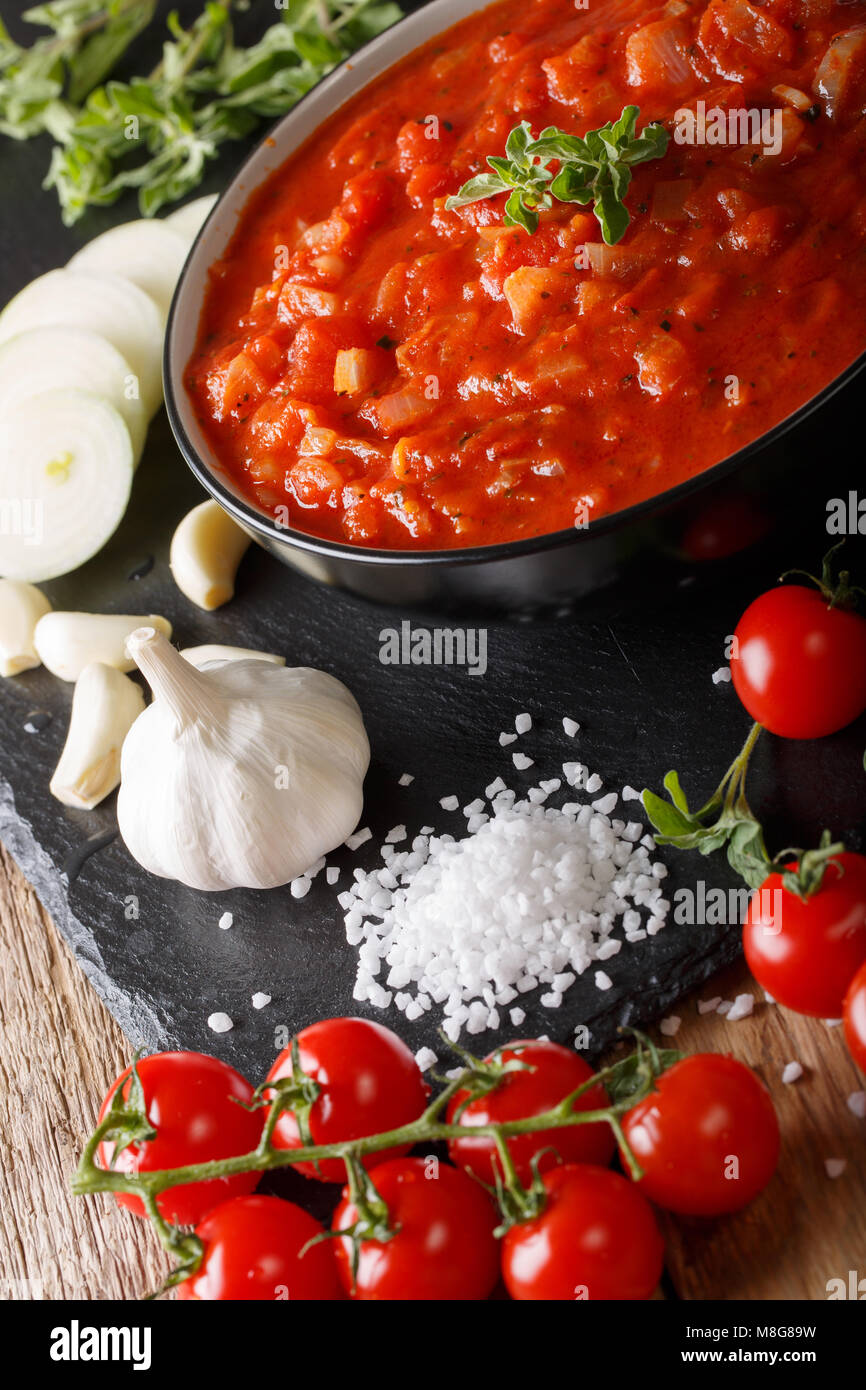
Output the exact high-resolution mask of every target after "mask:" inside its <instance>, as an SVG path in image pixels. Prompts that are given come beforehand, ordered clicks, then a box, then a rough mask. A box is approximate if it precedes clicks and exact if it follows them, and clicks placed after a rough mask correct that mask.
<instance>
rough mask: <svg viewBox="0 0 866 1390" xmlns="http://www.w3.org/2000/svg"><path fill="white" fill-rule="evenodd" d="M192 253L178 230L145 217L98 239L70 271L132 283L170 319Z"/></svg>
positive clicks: (84, 249) (72, 263)
mask: <svg viewBox="0 0 866 1390" xmlns="http://www.w3.org/2000/svg"><path fill="white" fill-rule="evenodd" d="M188 252H189V240H188V238H187V237H185V236H182V235H181V233H180V232H179V231H178V230H177V229H176V228H172V227H170V226H169V225H168V224H167V223H166V222H152V221H148V219H147V218H144V217H142V218H140V219H138V221H135V222H122V223H121V224H120V226H119V227H112V228H111V229H110V230H109V231H107V232H103V234H102V236H98V237H94V239H93V241H89V242H88V243H87V245H86V246H83V247H82V248H81V250H80V251H77V252H76V253H75V255H74V256H73V257H72V259H71V260H70V262H69V264H68V266H67V269H68V270H85V271H89V272H91V273H95V274H97V275H119V276H120V277H121V279H123V280H131V281H132V283H133V284H134V285H137V286H138V288H139V289H140V290H144V292H145V294H149V295H150V297H151V299H152V300H153V301H154V303H155V304H156V306H157V308H158V309H159V311H160V313H161V314H163V315H164V316H167V315H168V310H169V306H170V304H171V297H172V295H173V294H174V287H175V285H176V284H177V281H178V277H179V275H180V272H181V271H182V270H183V263H184V261H185V260H186V258H187V254H188Z"/></svg>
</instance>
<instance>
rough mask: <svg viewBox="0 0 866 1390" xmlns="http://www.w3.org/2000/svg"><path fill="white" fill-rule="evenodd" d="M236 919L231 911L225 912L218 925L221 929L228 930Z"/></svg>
mask: <svg viewBox="0 0 866 1390" xmlns="http://www.w3.org/2000/svg"><path fill="white" fill-rule="evenodd" d="M234 920H235V919H234V917H233V916H232V914H231V913H230V912H224V913H223V915H222V917H221V918H220V919H219V922H218V923H217V926H218V927H219V929H220V931H228V929H229V927H231V926H233V924H234Z"/></svg>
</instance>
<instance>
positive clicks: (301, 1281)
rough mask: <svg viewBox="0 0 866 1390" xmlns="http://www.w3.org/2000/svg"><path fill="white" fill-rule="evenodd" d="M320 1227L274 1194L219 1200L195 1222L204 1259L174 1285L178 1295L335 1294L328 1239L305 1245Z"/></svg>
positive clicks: (305, 1297) (296, 1297) (299, 1297)
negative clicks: (202, 1219)
mask: <svg viewBox="0 0 866 1390" xmlns="http://www.w3.org/2000/svg"><path fill="white" fill-rule="evenodd" d="M321 1231H322V1227H321V1226H320V1225H319V1223H318V1221H316V1220H315V1219H314V1218H313V1217H312V1216H309V1215H308V1214H307V1213H306V1212H305V1211H302V1209H301V1208H300V1207H296V1206H295V1204H294V1202H284V1201H282V1199H281V1198H279V1197H235V1198H234V1200H233V1201H231V1202H223V1204H222V1205H221V1206H219V1207H216V1208H215V1210H214V1211H212V1212H211V1213H210V1214H209V1215H208V1216H206V1217H205V1219H204V1221H202V1222H201V1223H200V1224H199V1225H198V1226H197V1227H196V1235H197V1236H198V1237H199V1238H200V1239H201V1240H202V1241H203V1242H204V1258H203V1259H202V1262H201V1265H200V1266H199V1269H198V1272H197V1273H196V1274H193V1275H192V1276H191V1278H189V1279H185V1280H184V1282H183V1283H182V1284H181V1285H180V1286H179V1297H180V1298H195V1299H202V1300H208V1301H211V1302H215V1301H222V1300H229V1299H230V1300H235V1301H237V1300H245V1301H250V1300H253V1299H255V1300H259V1301H262V1302H265V1301H270V1302H275V1301H276V1302H280V1301H281V1300H286V1299H288V1300H290V1301H291V1302H292V1303H304V1302H309V1301H310V1300H313V1299H316V1300H322V1301H324V1300H331V1299H337V1298H340V1297H341V1296H342V1291H341V1289H340V1284H339V1280H338V1279H337V1266H336V1264H335V1263H334V1252H333V1251H332V1249H331V1245H332V1244H333V1242H332V1241H330V1240H322V1241H319V1242H317V1244H315V1245H310V1246H309V1248H308V1249H306V1250H304V1246H306V1245H307V1242H308V1241H310V1240H312V1239H313V1237H314V1236H317V1235H320V1234H321ZM302 1251H303V1253H302Z"/></svg>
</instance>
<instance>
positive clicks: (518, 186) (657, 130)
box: [445, 106, 670, 246]
mask: <svg viewBox="0 0 866 1390" xmlns="http://www.w3.org/2000/svg"><path fill="white" fill-rule="evenodd" d="M639 114H640V111H639V108H638V107H637V106H626V107H625V108H624V110H623V113H622V115H621V116H620V118H619V120H618V121H616V122H615V123H611V122H608V124H607V125H604V126H601V127H600V128H599V129H598V130H590V131H587V133H586V135H584V136H583V137H582V138H581V137H580V136H579V135H570V134H568V132H567V131H564V130H559V129H558V127H557V126H547V127H545V129H544V130H543V131H542V132H541V134H540V135H539V137H538V139H537V140H533V139H532V132H531V130H530V127H529V124H528V122H527V121H521V123H520V125H517V126H515V127H514V128H513V129H512V131H511V133H510V134H509V136H508V139H507V141H506V142H505V157H504V158H503V157H502V156H501V155H490V156H488V159H487V163H488V165H489V166H490V168H491V169H492V170H493V175H492V176H491V175H490V174H477V175H476V176H475V177H474V178H472V179H469V180H468V182H467V183H464V184H463V186H462V188H461V189H460V190H459V192H458V193H456V194H454V195H453V196H452V197H450V198H449V199H448V200H447V201H446V204H445V206H446V208H448V209H454V208H460V207H465V205H466V204H467V203H475V202H479V201H480V200H481V199H483V198H490V197H493V196H495V195H496V194H497V193H502V192H504V191H505V190H506V189H507V188H510V189H512V190H513V191H512V192H511V193H510V194H509V197H508V201H507V202H506V204H505V216H504V222H505V225H506V226H511V225H512V224H515V225H519V226H521V227H524V228H525V230H526V231H527V232H530V233H532V232H534V231H535V230H536V228H537V226H538V212H539V210H541V209H544V208H548V207H551V206H552V199H553V198H556V199H557V200H558V201H559V202H563V203H580V204H582V205H584V206H585V205H586V204H587V203H593V204H594V209H593V210H594V212H595V216H596V218H597V220H598V223H599V225H600V227H601V233H602V236H603V238H604V240H605V241H606V242H607V244H608V246H613V245H615V244H616V242H618V241H621V240H622V238H623V237H624V236H625V233H626V229H627V227H628V225H629V221H630V218H629V215H628V211H627V210H626V207H625V196H626V194H627V192H628V188H629V184H630V183H631V170H632V168H633V167H634V165H636V164H643V163H644V162H645V161H646V160H649V159H660V158H661V156H662V155H663V154H664V153H665V151H666V149H667V147H668V141H669V139H670V136H669V135H668V132H667V131H666V130H665V129H664V127H663V126H661V125H649V126H646V127H645V128H644V130H643V132H642V133H641V135H639V136H638V135H637V134H636V133H635V132H636V121H637V118H638V115H639ZM553 160H558V161H559V165H560V167H559V169H558V170H557V171H556V172H554V171H553V170H552V169H551V168H550V164H551V162H552V161H553ZM497 181H498V182H497Z"/></svg>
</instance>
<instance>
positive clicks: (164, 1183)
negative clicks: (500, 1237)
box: [70, 1030, 680, 1289]
mask: <svg viewBox="0 0 866 1390" xmlns="http://www.w3.org/2000/svg"><path fill="white" fill-rule="evenodd" d="M627 1031H631V1032H633V1034H634V1037H635V1041H636V1046H635V1049H634V1051H633V1052H632V1053H630V1054H629V1055H628V1056H627V1057H623V1058H621V1059H620V1060H619V1061H618V1062H614V1063H613V1064H612V1065H611V1066H609V1067H605V1068H603V1069H602V1070H601V1071H599V1072H597V1073H596V1074H595V1075H594V1076H591V1077H590V1078H589V1079H588V1080H587V1081H585V1082H584V1083H583V1084H582V1085H581V1086H578V1087H577V1088H576V1090H574V1091H573V1092H572V1093H571V1094H570V1095H568V1096H566V1097H564V1099H563V1100H561V1101H560V1102H559V1103H558V1104H557V1105H555V1106H553V1107H551V1109H549V1110H546V1111H544V1112H543V1113H542V1114H540V1115H528V1116H526V1117H523V1118H519V1119H514V1120H506V1121H503V1122H502V1123H501V1124H486V1125H476V1126H473V1129H472V1133H473V1134H474V1135H477V1136H478V1137H483V1136H488V1137H490V1138H492V1139H493V1141H494V1143H495V1144H496V1145H497V1148H498V1150H499V1152H500V1154H501V1153H502V1152H503V1150H504V1148H505V1146H504V1143H503V1141H504V1140H505V1139H508V1138H511V1137H512V1136H514V1135H517V1134H529V1133H535V1132H537V1131H541V1130H544V1131H548V1130H556V1129H565V1128H568V1127H570V1126H571V1125H581V1124H599V1123H607V1124H609V1125H610V1126H611V1129H612V1130H613V1132H614V1135H615V1136H616V1139H617V1142H618V1144H619V1146H620V1149H621V1151H622V1153H623V1156H624V1159H625V1162H626V1164H627V1166H628V1168H629V1171H630V1173H631V1175H632V1177H633V1178H635V1179H637V1178H640V1177H641V1176H642V1170H641V1168H640V1165H639V1163H638V1161H637V1159H636V1158H635V1156H634V1154H633V1153H632V1151H631V1149H630V1147H629V1145H628V1143H627V1141H626V1139H625V1136H624V1133H623V1130H622V1126H621V1124H620V1118H621V1116H622V1115H624V1114H625V1113H626V1111H628V1110H631V1109H632V1107H633V1106H635V1105H637V1104H638V1103H639V1102H640V1101H641V1100H643V1098H644V1097H645V1096H647V1095H649V1093H650V1092H651V1091H652V1090H654V1089H655V1084H656V1081H657V1079H658V1077H659V1076H660V1075H661V1074H662V1072H663V1071H664V1070H666V1069H667V1068H668V1067H670V1066H672V1065H673V1064H674V1063H675V1062H677V1061H678V1060H679V1058H680V1053H679V1052H676V1051H674V1050H672V1049H665V1050H663V1051H660V1050H658V1049H657V1048H655V1047H654V1046H653V1045H652V1043H650V1042H649V1040H648V1039H646V1038H644V1037H643V1035H641V1034H639V1033H637V1032H634V1030H627ZM444 1041H446V1042H448V1040H447V1039H444ZM448 1045H449V1046H450V1045H451V1044H450V1043H449V1044H448ZM295 1055H296V1054H295ZM460 1056H461V1058H462V1059H463V1061H464V1063H465V1065H464V1066H463V1067H462V1068H461V1070H460V1071H459V1072H458V1073H457V1075H456V1076H454V1077H452V1079H451V1080H450V1081H449V1082H448V1084H447V1085H446V1086H444V1087H443V1089H442V1090H441V1091H440V1092H439V1093H438V1095H436V1096H434V1098H433V1099H432V1100H431V1101H430V1103H429V1105H428V1106H427V1108H426V1110H425V1111H424V1113H423V1114H422V1115H420V1116H419V1118H418V1119H417V1120H413V1121H411V1123H409V1124H405V1125H400V1126H399V1127H398V1128H396V1129H392V1130H387V1131H386V1132H384V1133H382V1134H371V1135H367V1136H365V1137H364V1138H361V1139H351V1140H345V1141H341V1142H336V1143H331V1144H312V1143H308V1142H305V1143H304V1144H302V1146H301V1147H300V1148H297V1149H278V1148H275V1147H274V1144H273V1133H274V1128H275V1126H276V1122H277V1120H278V1119H279V1116H280V1114H282V1112H283V1110H285V1109H290V1108H292V1107H293V1104H295V1103H296V1102H297V1101H298V1098H300V1099H301V1101H302V1102H303V1103H306V1102H308V1101H310V1100H311V1099H314V1092H313V1090H312V1087H313V1086H315V1084H316V1083H315V1082H314V1081H313V1078H311V1077H309V1076H307V1075H305V1074H304V1073H303V1072H302V1071H301V1070H300V1068H298V1069H297V1070H296V1071H295V1070H293V1075H292V1077H291V1078H287V1080H288V1082H289V1084H288V1085H287V1086H286V1087H285V1088H274V1087H273V1083H264V1084H263V1086H262V1087H260V1088H259V1092H258V1093H257V1102H256V1103H257V1105H258V1104H262V1103H268V1104H269V1111H268V1114H267V1116H266V1118H265V1121H264V1124H263V1128H262V1135H261V1138H260V1140H259V1142H258V1144H257V1145H256V1147H255V1149H253V1150H252V1151H251V1152H250V1153H246V1154H238V1155H236V1156H234V1157H232V1158H217V1159H211V1160H209V1161H207V1162H204V1163H192V1164H188V1165H187V1166H186V1167H182V1168H164V1169H149V1170H147V1171H146V1172H119V1171H118V1170H117V1169H115V1168H113V1167H109V1168H102V1167H100V1165H99V1164H98V1162H97V1157H98V1154H99V1146H100V1144H102V1143H103V1142H105V1141H108V1142H114V1143H117V1142H120V1143H125V1144H129V1143H133V1142H135V1141H136V1139H138V1140H140V1141H143V1140H146V1139H152V1138H153V1137H154V1136H155V1130H154V1127H153V1125H152V1124H151V1121H150V1120H149V1118H148V1116H147V1114H146V1107H145V1099H144V1093H143V1089H142V1086H141V1083H140V1080H139V1078H138V1076H137V1073H136V1071H135V1063H133V1070H132V1075H131V1078H130V1084H129V1087H128V1090H127V1094H126V1096H125V1097H120V1098H119V1099H116V1101H115V1103H114V1104H113V1105H112V1107H111V1109H110V1110H109V1111H108V1112H107V1114H106V1115H105V1116H104V1118H103V1119H102V1120H101V1121H100V1123H99V1124H98V1125H97V1127H96V1129H95V1130H94V1132H93V1133H92V1134H91V1136H90V1138H89V1139H88V1141H87V1143H86V1145H85V1147H84V1152H83V1153H82V1156H81V1160H80V1162H79V1165H78V1168H77V1170H76V1172H75V1174H74V1175H73V1177H72V1181H71V1184H70V1186H71V1188H72V1191H73V1193H75V1195H76V1196H87V1195H91V1194H93V1193H96V1192H114V1193H127V1194H129V1195H131V1196H136V1197H138V1198H139V1199H140V1200H141V1202H142V1205H143V1207H144V1209H145V1212H146V1213H147V1215H148V1216H149V1218H150V1220H151V1222H152V1223H153V1226H154V1229H155V1231H156V1233H157V1235H158V1237H159V1239H160V1241H161V1242H162V1245H163V1247H164V1249H165V1250H166V1251H167V1252H168V1253H169V1254H170V1255H171V1256H172V1258H173V1259H174V1260H176V1261H178V1264H177V1267H176V1268H174V1269H173V1270H172V1272H171V1274H170V1275H169V1277H168V1279H167V1280H166V1283H165V1284H164V1285H163V1288H164V1289H165V1288H171V1287H173V1286H174V1285H175V1284H178V1283H181V1282H182V1281H183V1280H184V1279H187V1278H189V1276H190V1275H192V1274H194V1273H195V1272H196V1270H197V1269H198V1267H199V1265H200V1263H201V1259H202V1256H203V1253H204V1251H203V1247H202V1244H201V1241H200V1240H199V1238H198V1237H197V1236H195V1235H194V1234H192V1233H189V1232H186V1231H184V1230H182V1229H181V1228H178V1227H175V1226H171V1225H169V1223H168V1222H167V1221H166V1220H165V1218H164V1217H163V1216H162V1214H161V1212H160V1210H159V1204H158V1197H159V1194H160V1193H162V1192H165V1191H167V1190H168V1189H169V1188H171V1187H178V1186H182V1185H183V1184H186V1183H198V1182H208V1181H210V1180H212V1179H214V1178H225V1177H233V1176H236V1175H237V1174H239V1173H249V1172H268V1171H271V1170H272V1169H275V1168H286V1167H293V1166H295V1165H297V1164H301V1163H314V1164H318V1163H320V1162H322V1160H324V1159H331V1158H339V1159H342V1160H343V1162H344V1163H345V1164H346V1167H347V1170H348V1181H349V1186H350V1189H351V1190H352V1191H353V1193H354V1196H355V1197H356V1199H357V1200H358V1201H359V1202H360V1208H359V1211H360V1224H359V1227H358V1230H357V1231H356V1232H353V1233H350V1234H352V1235H353V1236H354V1237H355V1238H356V1239H355V1240H353V1244H357V1243H358V1242H360V1241H361V1240H363V1239H376V1240H385V1239H388V1238H389V1237H390V1236H391V1235H393V1233H394V1232H393V1230H392V1229H391V1227H390V1225H389V1222H388V1215H387V1211H386V1210H383V1205H384V1204H382V1201H381V1198H380V1196H379V1194H378V1192H377V1191H376V1189H375V1185H374V1184H373V1182H372V1181H371V1180H369V1181H368V1179H367V1178H366V1177H365V1175H364V1169H363V1167H362V1162H361V1161H362V1159H363V1157H364V1155H365V1154H370V1153H377V1152H380V1151H381V1150H384V1149H394V1148H401V1147H404V1146H406V1147H411V1146H414V1145H416V1144H422V1145H425V1146H426V1145H429V1144H433V1143H436V1142H439V1141H443V1140H449V1139H460V1138H464V1137H465V1135H466V1130H465V1127H464V1126H462V1125H459V1124H449V1123H446V1122H445V1121H444V1120H443V1119H442V1118H441V1117H442V1115H443V1113H444V1112H445V1110H446V1108H447V1106H448V1104H449V1102H450V1101H451V1100H452V1099H453V1098H454V1096H456V1095H457V1094H458V1092H462V1091H468V1092H469V1093H470V1096H472V1095H473V1094H474V1093H475V1091H476V1088H482V1089H483V1092H484V1093H485V1094H486V1093H487V1092H488V1091H489V1090H490V1082H491V1079H492V1074H491V1072H490V1070H489V1068H488V1067H487V1066H486V1065H485V1064H484V1063H483V1062H482V1061H481V1060H480V1059H478V1058H475V1057H473V1056H471V1055H470V1054H469V1053H465V1052H463V1050H462V1049H461V1050H460ZM508 1074H510V1069H509V1068H508V1066H507V1064H506V1065H504V1066H503V1067H502V1071H501V1073H500V1075H499V1080H500V1081H501V1080H502V1079H504V1078H505V1077H506V1076H507V1075H508ZM599 1084H601V1085H602V1086H604V1087H605V1089H606V1091H607V1094H608V1099H609V1102H610V1103H609V1105H607V1106H605V1107H603V1108H600V1109H597V1110H579V1109H577V1108H576V1106H577V1103H578V1101H579V1100H580V1099H581V1098H582V1097H583V1096H584V1095H585V1094H586V1092H587V1091H589V1090H590V1089H592V1088H593V1087H595V1086H598V1085H599ZM293 1087H294V1090H293V1089H292V1088H293ZM125 1089H127V1088H126V1087H119V1088H118V1095H119V1094H120V1092H122V1091H123V1090H125ZM268 1093H270V1094H268ZM479 1093H481V1092H480V1091H479ZM549 1147H555V1144H551V1145H550V1146H549ZM505 1168H506V1176H505V1179H504V1182H503V1183H502V1184H501V1185H502V1188H503V1191H504V1192H506V1193H507V1195H505V1196H503V1198H502V1203H503V1219H504V1222H505V1223H506V1224H508V1223H509V1222H512V1221H513V1220H514V1219H515V1217H516V1214H517V1213H518V1211H519V1210H523V1211H524V1212H525V1216H524V1219H528V1217H529V1214H530V1211H531V1213H532V1214H536V1213H537V1211H538V1210H539V1209H540V1207H539V1200H540V1198H539V1193H538V1192H537V1191H536V1192H535V1193H534V1194H533V1196H532V1199H531V1202H527V1201H526V1199H525V1197H523V1196H521V1193H520V1192H519V1191H518V1189H517V1186H516V1175H515V1174H514V1173H513V1165H512V1166H511V1171H509V1165H507V1164H506V1165H505ZM343 1234H347V1233H343Z"/></svg>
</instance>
